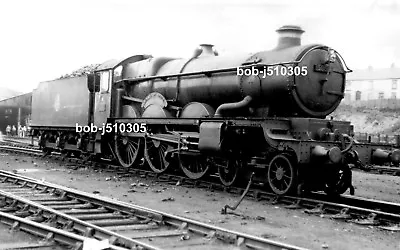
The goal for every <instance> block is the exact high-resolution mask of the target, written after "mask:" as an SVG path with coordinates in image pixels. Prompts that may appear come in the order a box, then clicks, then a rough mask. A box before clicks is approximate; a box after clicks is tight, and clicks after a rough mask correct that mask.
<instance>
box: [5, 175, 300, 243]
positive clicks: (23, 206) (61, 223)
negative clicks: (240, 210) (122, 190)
mask: <svg viewBox="0 0 400 250" xmlns="http://www.w3.org/2000/svg"><path fill="white" fill-rule="evenodd" d="M0 212H1V214H0V217H2V218H3V216H4V218H7V219H6V220H7V222H8V224H10V225H12V226H13V227H24V228H25V226H23V225H22V224H24V225H25V224H29V226H30V227H31V230H32V231H34V232H37V231H40V230H42V231H43V230H46V232H47V231H50V230H53V231H51V232H48V233H47V234H46V233H41V235H42V236H45V238H46V239H47V240H51V241H56V242H59V243H62V244H64V245H68V246H72V247H74V248H75V249H81V248H82V242H84V240H87V239H88V238H91V239H95V240H97V241H103V242H106V244H107V245H108V247H109V248H110V249H188V248H190V249H232V247H240V249H299V250H300V249H304V248H300V247H296V246H292V245H289V244H285V243H280V242H277V241H272V240H267V239H263V238H260V237H255V236H252V235H248V234H244V233H239V232H234V231H230V230H226V229H223V228H219V227H215V226H212V225H208V224H205V223H201V222H197V221H194V220H191V219H187V218H183V217H179V216H175V215H171V214H167V213H163V212H160V211H155V210H152V209H148V208H144V207H140V206H136V205H132V204H129V203H125V202H120V201H116V200H112V199H108V198H106V197H100V196H97V195H93V194H90V193H85V192H82V191H78V190H74V189H70V188H67V187H63V186H59V185H56V184H51V183H48V182H42V181H39V180H35V179H32V178H28V177H24V176H20V175H17V174H13V173H9V172H6V171H0ZM11 213H12V214H13V215H11ZM38 234H39V235H40V233H38ZM67 237H68V238H67ZM66 238H67V239H66Z"/></svg>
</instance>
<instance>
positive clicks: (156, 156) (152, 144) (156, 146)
mask: <svg viewBox="0 0 400 250" xmlns="http://www.w3.org/2000/svg"><path fill="white" fill-rule="evenodd" d="M171 149H172V146H171V145H168V143H166V142H163V141H158V140H153V139H150V138H146V144H145V151H144V157H145V159H146V161H147V163H148V164H149V166H150V168H151V169H152V170H153V171H154V172H156V173H163V172H165V171H166V170H167V169H168V167H169V165H170V164H169V161H167V160H166V159H165V156H166V152H167V151H168V150H171Z"/></svg>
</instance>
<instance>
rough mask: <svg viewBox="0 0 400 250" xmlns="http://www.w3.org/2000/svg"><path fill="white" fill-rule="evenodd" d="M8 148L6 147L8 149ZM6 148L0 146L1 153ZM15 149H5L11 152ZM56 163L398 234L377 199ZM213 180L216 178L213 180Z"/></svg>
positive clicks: (397, 211) (397, 222)
mask: <svg viewBox="0 0 400 250" xmlns="http://www.w3.org/2000/svg"><path fill="white" fill-rule="evenodd" d="M8 147H9V146H8ZM1 149H3V150H4V149H5V147H1V146H0V150H1ZM13 149H14V147H11V148H8V150H9V151H12V150H13ZM15 149H16V150H17V152H20V153H24V151H25V149H23V148H18V147H17V148H15ZM26 153H28V154H30V155H34V156H40V155H42V153H41V152H40V151H38V150H32V149H28V150H27V151H26ZM49 157H51V158H53V159H56V160H67V161H70V162H72V163H73V164H75V165H77V166H79V165H81V166H87V164H91V165H92V166H93V167H94V168H101V169H107V170H110V171H113V172H115V173H116V174H117V175H118V176H119V177H129V176H141V177H144V178H153V179H154V180H157V181H161V182H165V183H168V184H171V185H175V184H176V183H178V182H179V183H180V185H182V186H187V187H195V188H206V189H212V190H217V191H225V192H229V193H234V194H243V195H242V196H243V198H244V197H246V198H250V199H257V200H267V201H269V202H270V203H272V204H280V205H282V206H284V207H286V208H288V209H299V210H302V211H304V212H305V213H309V214H316V215H320V216H322V217H327V218H332V219H338V220H343V221H347V222H352V223H356V224H360V225H368V226H377V227H379V228H381V229H386V230H391V231H400V204H397V203H391V202H386V201H380V200H373V199H366V198H361V197H356V196H349V195H342V196H340V197H329V196H327V195H325V194H323V193H310V194H308V195H307V196H306V197H295V196H277V195H275V194H274V193H271V192H266V191H265V190H263V189H262V187H259V186H256V185H253V187H252V188H250V189H249V190H248V192H245V191H246V190H245V188H243V187H229V188H228V187H225V186H223V185H222V184H219V183H218V181H216V180H215V181H214V180H213V176H211V177H210V178H208V179H206V180H196V181H194V180H191V179H189V178H186V177H184V176H180V175H175V174H165V173H164V174H162V175H157V174H156V173H154V172H152V171H148V170H145V169H140V168H137V169H136V168H135V169H126V168H123V167H120V166H115V165H112V164H108V163H98V162H85V161H83V160H81V159H73V158H68V159H65V158H63V157H61V156H60V155H49ZM215 179H216V178H215ZM229 210H232V209H230V206H229V205H227V206H225V207H224V208H222V212H223V213H229Z"/></svg>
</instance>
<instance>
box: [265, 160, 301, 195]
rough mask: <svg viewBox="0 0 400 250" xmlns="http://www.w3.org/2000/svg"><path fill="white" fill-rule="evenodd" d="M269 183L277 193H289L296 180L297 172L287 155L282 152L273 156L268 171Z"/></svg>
mask: <svg viewBox="0 0 400 250" xmlns="http://www.w3.org/2000/svg"><path fill="white" fill-rule="evenodd" d="M267 179H268V184H269V186H270V188H271V189H272V191H273V192H274V193H276V194H279V195H283V194H287V193H289V192H290V191H291V190H292V189H293V187H294V186H295V184H296V183H295V182H296V172H295V170H294V168H293V166H292V163H291V162H290V160H289V158H288V157H287V155H284V154H280V155H277V156H275V157H274V158H272V160H271V161H270V163H269V167H268V172H267Z"/></svg>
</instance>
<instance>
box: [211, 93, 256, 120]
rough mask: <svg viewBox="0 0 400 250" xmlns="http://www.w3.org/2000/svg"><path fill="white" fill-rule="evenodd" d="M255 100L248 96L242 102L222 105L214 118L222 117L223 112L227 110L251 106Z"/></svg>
mask: <svg viewBox="0 0 400 250" xmlns="http://www.w3.org/2000/svg"><path fill="white" fill-rule="evenodd" d="M252 100H253V98H252V97H251V96H249V95H248V96H246V97H245V98H244V99H243V100H241V101H240V102H231V103H224V104H221V105H220V106H219V107H218V108H217V110H216V111H215V115H214V117H221V116H222V115H221V112H223V111H225V110H232V109H238V108H243V107H246V106H247V105H249V103H250V102H251V101H252Z"/></svg>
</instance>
